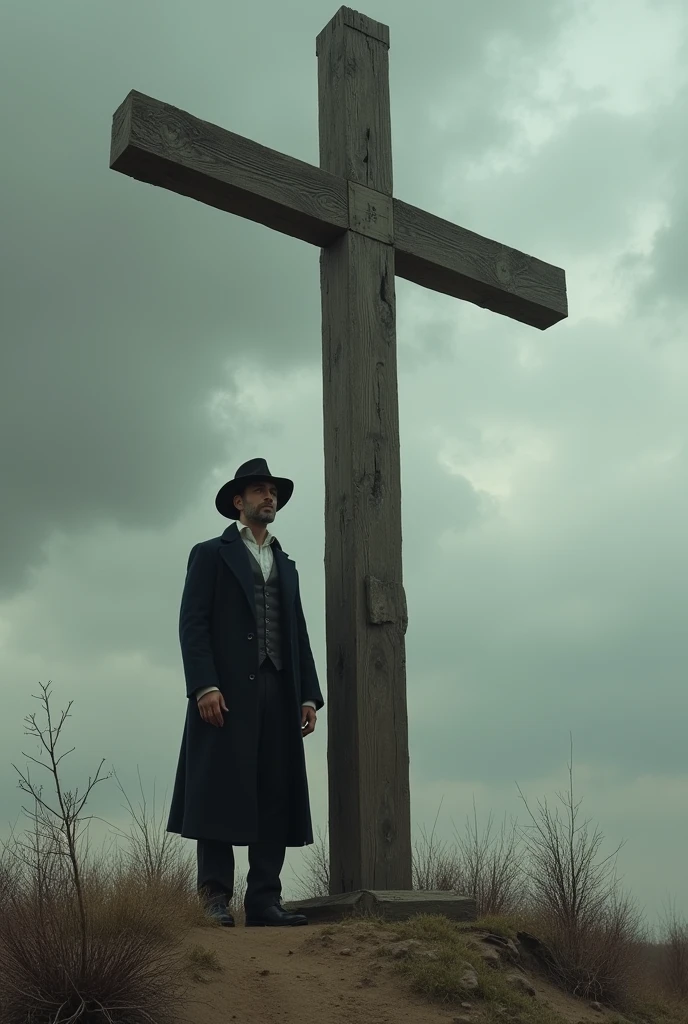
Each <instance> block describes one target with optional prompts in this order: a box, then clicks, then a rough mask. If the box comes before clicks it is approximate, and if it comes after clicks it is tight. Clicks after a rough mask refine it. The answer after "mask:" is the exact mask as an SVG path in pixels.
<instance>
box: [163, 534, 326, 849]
mask: <svg viewBox="0 0 688 1024" xmlns="http://www.w3.org/2000/svg"><path fill="white" fill-rule="evenodd" d="M272 550H273V555H274V558H275V561H276V563H277V567H278V570H279V580H280V589H281V599H282V637H283V641H282V642H283V667H284V669H285V682H286V685H287V686H288V687H289V696H290V699H289V708H290V725H289V728H290V730H291V736H292V750H291V758H290V762H291V763H290V768H291V777H292V779H293V786H292V795H291V799H290V813H289V834H288V836H287V842H286V845H287V846H304V845H306V844H308V843H312V842H313V829H312V824H311V814H310V805H309V800H308V782H307V779H306V764H305V759H304V749H303V743H304V740H303V736H302V733H301V705H302V702H303V701H307V700H312V701H314V702H315V705H316V708H317V709H318V710H319V709H320V708H321V707H322V706H323V698H322V694H321V692H320V685H319V683H318V676H317V673H316V669H315V663H314V661H313V654H312V653H311V646H310V641H309V639H308V631H307V629H306V622H305V619H304V615H303V608H302V607H301V596H300V592H299V576H298V572H297V569H296V566H295V564H294V562H293V561H292V559H291V558H289V556H288V555H287V554H285V552H283V551H282V549H281V547H280V545H279V544H278V542H277V540H274V541H273V545H272ZM250 557H251V556H250V555H249V553H248V551H247V550H246V546H245V544H244V542H243V541H242V540H241V537H240V535H239V531H238V529H237V525H236V523H232V525H231V526H229V527H228V528H227V529H226V530H225V532H224V533H223V534H222V536H221V537H214V538H213V539H212V540H207V541H203V542H202V543H200V544H196V545H195V546H194V548H193V549H192V551H191V554H190V556H189V562H188V566H187V573H186V582H185V584H184V592H183V595H182V603H181V612H180V617H179V638H180V643H181V649H182V660H183V664H184V674H185V677H186V695H187V697H188V698H189V700H188V706H187V713H186V723H185V726H184V735H183V738H182V745H181V752H180V755H179V763H178V766H177V775H176V779H175V784H174V792H173V795H172V802H171V806H170V814H169V820H168V823H167V831H168V832H177V833H179V834H180V835H182V836H184V837H186V838H187V839H219V840H222V841H224V842H227V843H232V844H233V845H236V846H246V845H248V844H249V843H253V842H255V841H256V840H257V838H258V835H257V823H258V807H257V792H256V786H257V755H258V710H259V709H258V685H257V675H258V630H257V617H256V605H255V596H254V595H255V592H254V578H253V573H252V570H251V564H250ZM202 686H219V688H220V690H221V691H222V693H223V695H224V698H225V703H226V705H227V708H228V711H227V712H225V713H224V720H225V724H224V726H222V727H218V726H214V725H209V724H207V723H205V722H204V721H203V719H202V718H201V716H200V713H199V711H198V707H197V704H196V698H195V696H194V695H195V692H196V690H198V689H199V688H200V687H202Z"/></svg>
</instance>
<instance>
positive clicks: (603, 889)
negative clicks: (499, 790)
mask: <svg viewBox="0 0 688 1024" xmlns="http://www.w3.org/2000/svg"><path fill="white" fill-rule="evenodd" d="M519 794H520V796H521V799H522V800H523V803H524V805H525V807H526V811H527V812H528V816H529V818H530V824H529V825H525V826H521V827H520V828H519V831H520V834H521V836H522V839H523V842H524V846H525V850H526V855H527V860H526V861H525V867H526V875H527V878H528V887H529V902H530V906H531V914H532V916H533V918H534V920H535V922H536V927H537V928H538V930H539V932H540V934H541V935H542V937H543V938H544V939H545V940H546V941H547V944H548V946H549V948H550V951H551V953H552V962H551V964H550V968H551V970H552V972H553V973H554V974H555V976H556V980H557V981H558V982H559V983H560V984H561V985H562V986H563V987H564V988H566V989H567V990H568V991H570V992H572V993H574V994H575V995H579V996H582V997H584V998H589V999H595V1000H599V1001H600V1002H606V1003H609V1004H618V1003H620V1002H623V1001H624V999H625V998H626V996H627V993H628V990H629V985H630V982H631V978H632V975H633V973H634V971H635V970H636V967H637V949H638V942H639V938H640V936H641V915H640V913H639V912H638V910H637V908H636V906H635V904H634V903H633V901H632V899H631V898H630V897H629V896H627V895H625V894H623V893H622V891H621V889H620V884H619V879H618V877H617V873H616V858H617V855H618V852H619V850H620V848H621V844H620V845H619V846H618V847H617V848H616V849H615V850H614V851H613V852H612V853H611V854H609V855H608V856H606V857H602V856H601V855H600V850H601V847H602V843H603V841H604V836H603V834H602V833H601V832H600V830H599V828H597V827H595V828H594V829H592V830H591V828H590V821H589V819H586V820H580V819H579V808H580V803H581V801H580V800H578V801H576V799H575V796H574V787H573V753H572V754H571V760H570V762H569V787H568V790H567V792H566V793H564V794H557V797H558V799H559V801H560V803H561V805H562V807H563V815H562V813H561V812H560V810H559V808H555V810H552V809H551V808H550V807H549V805H548V803H547V801H546V800H542V801H538V805H537V810H535V811H533V810H531V807H530V805H529V803H528V801H527V800H526V798H525V797H524V795H523V793H522V791H521V789H520V787H519Z"/></svg>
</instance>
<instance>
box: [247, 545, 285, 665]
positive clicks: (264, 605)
mask: <svg viewBox="0 0 688 1024" xmlns="http://www.w3.org/2000/svg"><path fill="white" fill-rule="evenodd" d="M249 555H250V561H251V569H252V570H253V585H254V589H255V597H256V616H257V619H258V665H259V666H260V665H262V664H263V662H264V661H265V659H266V658H270V661H271V662H272V663H273V665H274V666H275V668H277V669H281V668H282V598H281V595H280V587H279V570H278V568H277V559H276V558H273V560H272V570H271V572H270V575H269V576H268V578H267V579H264V577H263V570H262V569H261V567H260V564H259V562H258V560H257V559H256V558H254V556H253V555H252V554H251V552H250V551H249Z"/></svg>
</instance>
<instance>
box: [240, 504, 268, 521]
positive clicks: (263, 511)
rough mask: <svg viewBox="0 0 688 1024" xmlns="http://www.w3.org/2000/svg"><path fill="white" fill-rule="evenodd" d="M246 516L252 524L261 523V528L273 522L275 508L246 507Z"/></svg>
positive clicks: (261, 506)
mask: <svg viewBox="0 0 688 1024" xmlns="http://www.w3.org/2000/svg"><path fill="white" fill-rule="evenodd" d="M244 515H245V516H246V519H247V520H248V521H249V522H250V523H260V524H261V526H264V525H265V524H266V523H271V522H273V520H274V518H275V506H274V505H271V506H270V508H265V507H264V506H263V505H244Z"/></svg>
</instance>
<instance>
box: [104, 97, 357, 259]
mask: <svg viewBox="0 0 688 1024" xmlns="http://www.w3.org/2000/svg"><path fill="white" fill-rule="evenodd" d="M110 167H112V168H113V169H114V170H116V171H121V172H122V173H123V174H128V175H129V176H130V177H132V178H137V179H138V180H139V181H145V182H148V183H149V184H151V185H159V186H161V187H162V188H167V189H170V190H171V191H172V192H178V193H180V194H181V195H185V196H189V197H190V198H192V199H196V200H198V201H199V202H202V203H206V204H207V205H208V206H214V207H216V208H217V209H219V210H224V211H226V212H227V213H234V214H238V215H239V216H241V217H246V218H247V219H248V220H253V221H256V222H258V223H259V224H264V225H266V226H267V227H270V228H274V229H275V230H276V231H281V232H282V233H283V234H287V235H292V236H293V237H295V238H301V239H303V240H304V241H306V242H311V243H312V244H314V245H318V246H323V245H327V244H329V242H331V241H332V240H333V239H334V238H336V237H337V236H338V235H340V234H341V233H342V231H343V230H345V229H346V228H347V227H348V223H349V219H348V189H347V184H346V182H345V181H342V180H341V179H340V178H337V177H336V176H335V175H333V174H328V173H327V172H326V171H323V170H321V169H320V168H319V167H313V166H312V165H311V164H308V163H305V162H304V161H302V160H296V159H294V158H293V157H290V156H285V154H283V153H278V152H276V151H275V150H273V149H268V147H267V146H261V145H259V144H258V143H257V142H251V140H250V139H245V138H243V137H242V136H241V135H235V134H234V133H233V132H229V131H226V130H225V129H224V128H218V127H217V126H216V125H213V124H209V123H208V122H207V121H201V120H200V119H199V118H197V117H193V116H192V115H191V114H187V113H186V112H185V111H183V110H179V109H178V108H177V107H172V106H170V105H169V104H168V103H161V102H160V101H159V100H155V99H152V98H151V97H150V96H144V95H143V94H142V93H139V92H131V93H129V95H128V96H127V98H126V100H125V101H124V103H123V104H122V105H121V106H120V107H119V109H118V110H117V111H116V113H115V115H114V118H113V130H112V145H111V154H110Z"/></svg>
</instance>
